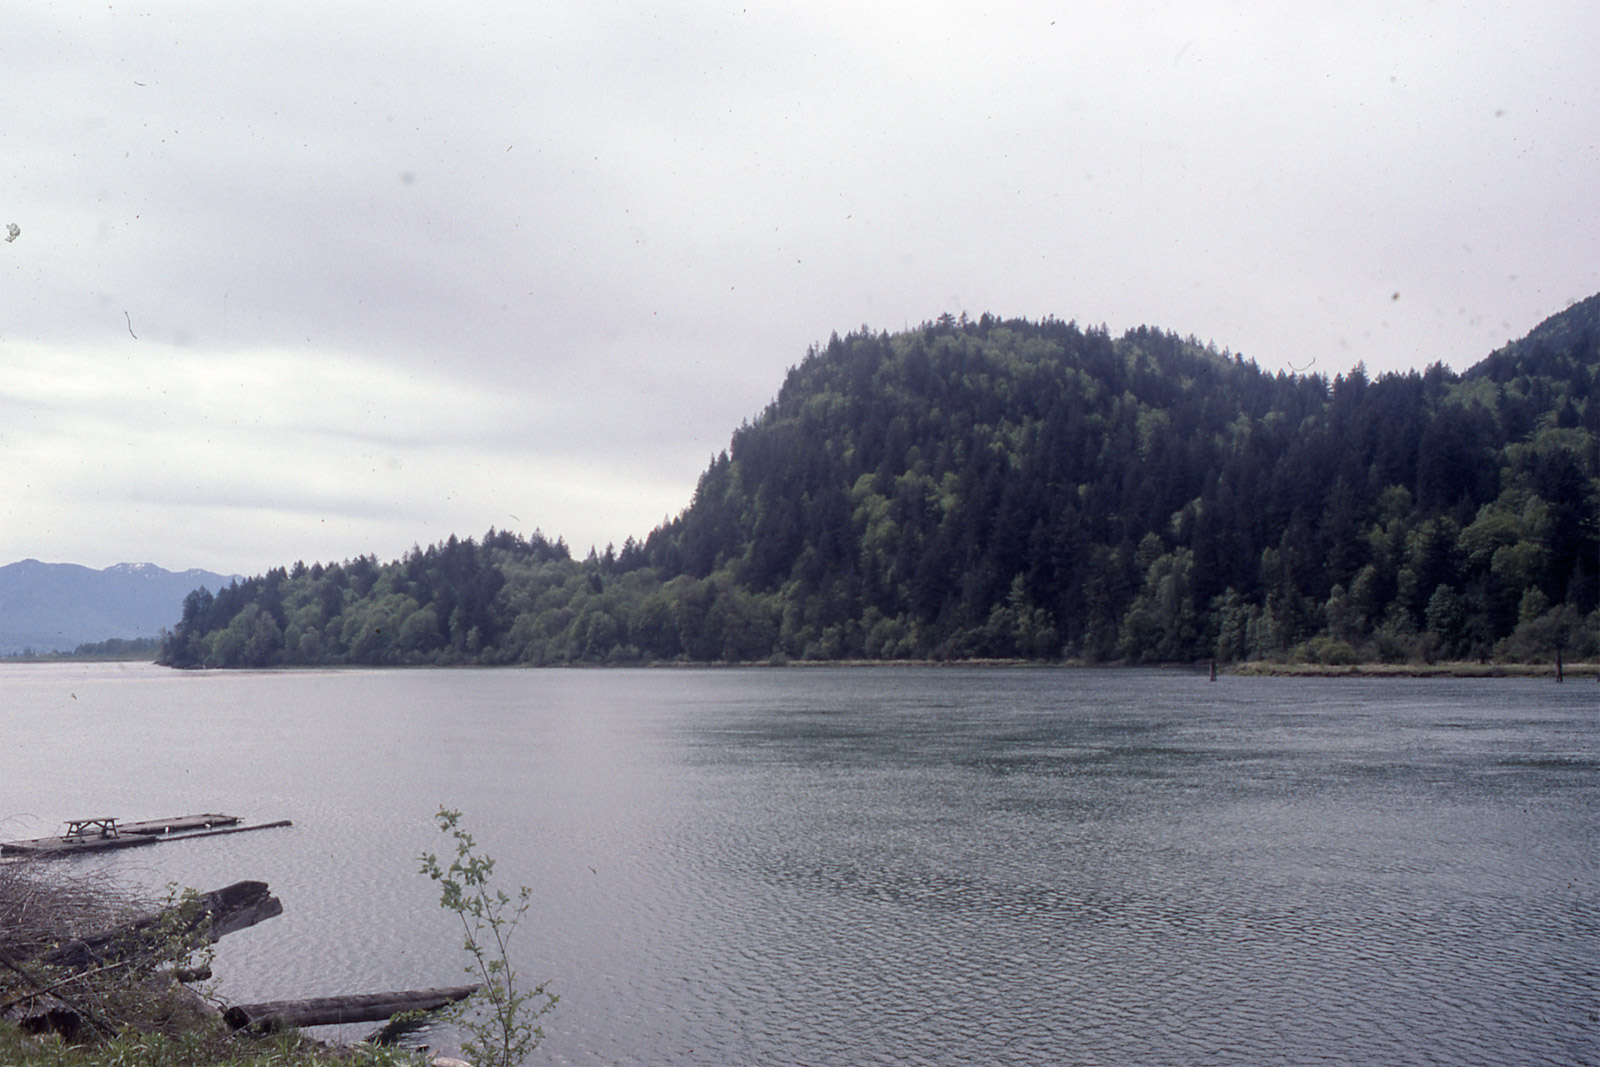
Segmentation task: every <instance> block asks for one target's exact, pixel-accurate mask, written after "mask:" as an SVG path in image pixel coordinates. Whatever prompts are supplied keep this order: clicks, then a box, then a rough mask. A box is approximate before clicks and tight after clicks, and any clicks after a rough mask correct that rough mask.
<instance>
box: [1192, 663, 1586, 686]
mask: <svg viewBox="0 0 1600 1067" xmlns="http://www.w3.org/2000/svg"><path fill="white" fill-rule="evenodd" d="M1217 669H1218V670H1219V671H1220V672H1222V673H1225V674H1232V675H1243V676H1246V677H1261V676H1271V677H1289V678H1548V679H1550V680H1551V681H1555V680H1556V677H1557V672H1556V665H1555V664H1553V663H1474V662H1449V663H1274V662H1271V661H1268V660H1252V661H1249V662H1245V663H1230V664H1227V665H1225V666H1224V665H1221V664H1219V665H1218V668H1217ZM1560 673H1561V677H1562V678H1563V679H1564V680H1565V681H1568V682H1578V681H1589V682H1593V681H1594V680H1595V679H1596V678H1597V677H1600V663H1568V664H1564V665H1563V666H1562V668H1561V672H1560Z"/></svg>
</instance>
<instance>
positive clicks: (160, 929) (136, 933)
mask: <svg viewBox="0 0 1600 1067" xmlns="http://www.w3.org/2000/svg"><path fill="white" fill-rule="evenodd" d="M199 904H200V906H199V907H198V908H196V909H195V910H194V913H193V914H192V915H189V916H187V917H186V919H185V920H184V921H183V922H182V923H181V925H180V929H178V930H176V931H174V930H173V929H172V926H171V922H170V920H171V917H172V915H173V913H174V912H178V911H179V909H176V908H174V909H169V910H168V911H165V912H161V913H158V914H156V915H150V916H147V917H145V918H143V919H138V920H136V921H134V922H131V923H128V924H127V925H126V926H119V927H117V928H116V929H115V930H109V931H107V932H106V933H103V934H96V935H95V936H93V937H86V938H84V939H82V940H81V941H69V942H67V943H66V944H65V945H62V946H60V947H59V948H54V949H51V950H50V951H49V952H46V953H45V954H44V955H43V956H41V957H39V959H40V961H41V962H43V963H47V964H51V965H52V966H57V967H71V968H84V967H92V966H95V965H97V964H102V963H109V962H111V961H112V960H118V959H127V958H129V957H136V956H138V955H140V954H141V953H145V952H151V951H155V950H157V949H159V948H160V947H161V946H160V945H159V944H158V943H157V942H158V941H159V940H160V939H161V938H162V937H164V936H167V935H169V934H171V933H174V932H178V933H188V932H192V931H194V930H197V929H199V928H200V926H201V924H202V923H204V922H205V921H206V920H207V919H209V920H210V926H209V928H208V936H209V937H210V938H211V940H213V941H215V940H217V939H218V938H220V937H222V936H223V935H224V934H231V933H233V932H235V931H236V930H243V929H244V928H246V927H248V926H254V925H255V924H256V923H258V922H261V921H262V920H264V919H270V918H272V917H273V916H274V915H282V914H283V903H282V902H281V901H280V900H278V898H277V897H275V896H273V895H272V893H271V892H270V891H269V890H268V889H267V883H265V882H235V883H233V884H232V885H230V886H224V887H223V888H221V889H214V890H212V891H211V892H209V893H203V894H201V896H200V899H199Z"/></svg>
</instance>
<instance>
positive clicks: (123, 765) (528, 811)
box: [0, 665, 1600, 1065]
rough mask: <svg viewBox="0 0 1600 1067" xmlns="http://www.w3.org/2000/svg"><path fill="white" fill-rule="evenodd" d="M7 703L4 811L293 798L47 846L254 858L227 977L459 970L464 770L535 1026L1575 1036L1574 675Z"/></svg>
mask: <svg viewBox="0 0 1600 1067" xmlns="http://www.w3.org/2000/svg"><path fill="white" fill-rule="evenodd" d="M0 739H3V740H0V744H3V756H0V760H3V763H0V820H3V821H0V834H3V836H5V837H30V836H35V835H38V834H44V833H50V832H54V831H55V830H57V829H58V828H59V825H60V823H61V822H62V821H63V820H65V819H67V818H72V817H79V816H98V815H108V814H109V815H118V816H121V817H124V818H145V817H159V816H165V815H176V814H181V813H186V812H199V811H224V812H229V813H234V814H240V815H244V816H246V817H247V818H249V819H251V820H269V819H281V818H288V819H293V820H294V823H295V825H294V827H293V828H292V829H287V830H271V831H263V832H261V833H258V834H240V835H236V836H231V837H220V838H212V839H208V840H202V841H192V842H186V843H174V844H169V845H159V846H156V847H154V848H149V849H140V850H136V851H132V852H123V853H117V854H112V855H108V856H101V857H92V858H83V859H76V860H70V861H61V862H63V863H67V864H69V865H71V866H73V867H74V868H75V869H77V870H89V871H96V872H104V873H105V874H106V875H107V876H114V877H117V878H121V879H124V880H128V881H132V882H135V883H140V884H149V885H155V886H160V885H162V884H164V883H166V882H167V881H169V880H176V881H179V882H181V883H184V884H188V885H194V886H197V887H199V888H215V887H216V886H220V885H223V884H226V883H228V882H231V881H235V880H237V879H241V878H259V879H264V880H266V881H267V882H269V883H270V884H271V885H272V887H273V889H274V891H275V892H276V893H277V894H278V895H279V896H280V897H281V898H282V900H283V903H284V908H285V912H284V915H283V916H282V917H281V918H278V919H274V920H272V921H271V922H268V923H264V924H262V925H260V926H257V927H255V928H253V929H251V930H247V931H244V932H242V933H240V934H237V935H234V936H232V937H230V938H228V939H227V940H225V941H224V942H222V944H221V945H220V946H219V955H218V961H217V972H218V974H219V976H220V988H219V992H221V993H222V994H223V995H224V996H226V997H228V998H230V999H233V1000H254V999H262V1000H264V999H272V998H275V997H280V996H311V995H318V994H331V993H341V992H366V991H371V990H376V989H385V988H412V987H419V986H429V985H445V984H452V983H454V982H456V981H458V980H459V978H458V976H459V974H460V964H461V958H460V953H459V930H458V929H457V928H454V927H452V926H451V922H452V921H453V918H452V917H451V916H450V915H448V914H446V913H445V912H443V911H441V910H440V909H439V908H438V906H437V903H436V899H437V898H436V895H435V892H434V888H433V886H432V884H431V883H429V882H428V881H427V880H426V879H425V878H423V877H422V876H421V875H419V874H418V873H417V856H418V854H419V853H421V852H422V851H424V850H426V849H439V848H441V847H442V846H443V845H444V844H445V843H446V842H445V841H444V839H443V838H442V836H441V835H440V834H439V833H438V831H437V830H435V829H434V828H433V826H432V821H431V815H432V813H433V812H434V811H435V810H437V808H438V807H439V806H440V805H441V804H445V805H448V806H450V807H455V808H460V809H462V810H463V811H464V812H465V813H466V821H467V823H468V824H469V826H470V827H471V828H472V830H473V831H474V832H475V834H476V836H477V838H478V840H479V841H480V843H481V844H482V845H483V846H484V847H485V848H486V849H487V851H489V852H490V853H491V854H493V855H494V856H495V857H496V858H497V859H498V861H499V866H498V873H499V874H500V875H502V876H503V879H504V881H505V883H506V884H507V885H508V887H511V888H514V887H515V885H516V884H518V883H524V882H525V883H527V884H528V885H530V886H532V887H533V889H534V901H535V904H534V909H533V911H532V912H531V913H530V914H529V916H528V919H527V922H526V924H525V926H524V928H523V929H522V931H520V933H519V934H518V940H517V941H516V943H515V947H516V953H517V959H518V962H519V963H520V965H521V966H522V968H523V969H524V970H525V972H526V973H527V974H528V975H530V976H534V977H538V978H549V979H550V980H551V981H552V988H553V989H554V990H556V991H557V992H559V993H560V995H561V1003H560V1005H559V1007H558V1008H557V1009H556V1011H555V1013H554V1014H553V1015H552V1016H551V1017H550V1018H549V1019H548V1024H547V1031H548V1034H549V1037H548V1040H547V1041H546V1043H545V1045H544V1046H543V1048H542V1049H541V1050H540V1052H538V1053H536V1054H535V1057H534V1060H533V1061H532V1062H535V1063H539V1062H552V1063H571V1064H613V1063H616V1064H652V1065H653V1064H730V1065H742V1064H751V1065H755V1064H804V1065H832V1064H872V1063H886V1064H958V1063H974V1064H1063V1065H1068V1064H1119V1065H1120V1064H1128V1065H1147V1064H1185V1065H1187V1064H1320V1063H1329V1064H1352V1063H1371V1064H1390V1065H1396V1064H1463V1065H1465V1064H1473V1065H1477V1064H1595V1063H1600V686H1596V685H1594V684H1593V682H1590V683H1588V684H1583V683H1577V684H1574V683H1572V682H1569V683H1568V684H1566V685H1556V684H1555V683H1553V682H1550V681H1519V680H1483V681H1448V680H1429V681H1412V680H1383V681H1377V680H1355V679H1348V680H1287V679H1238V678H1223V679H1221V680H1219V681H1218V682H1216V683H1215V684H1209V683H1207V682H1206V680H1205V679H1204V677H1203V676H1197V675H1192V674H1187V673H1178V672H1170V673H1169V672H1157V671H1148V672H1145V671H1116V672H1111V671H1104V672H1101V671H1070V670H1042V669H1041V670H992V669H951V668H904V669H902V668H882V669H848V668H841V669H832V668H818V669H791V670H724V671H717V670H706V671H701V670H656V671H648V670H636V671H519V670H502V671H390V672H374V671H339V672H303V673H298V672H297V673H278V674H273V673H215V674H178V673H173V672H169V671H164V670H161V669H159V668H154V667H149V666H143V665H139V666H134V665H95V666H84V665H41V666H31V665H7V666H0ZM365 1029H366V1028H365V1027H357V1028H353V1032H351V1033H349V1034H345V1035H343V1036H345V1037H346V1038H351V1039H353V1038H355V1037H357V1036H359V1034H360V1032H362V1031H364V1030H365Z"/></svg>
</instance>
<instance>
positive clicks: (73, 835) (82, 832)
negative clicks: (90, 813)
mask: <svg viewBox="0 0 1600 1067" xmlns="http://www.w3.org/2000/svg"><path fill="white" fill-rule="evenodd" d="M91 834H93V835H94V836H96V837H116V836H118V834H117V820H116V819H112V818H108V817H106V816H101V817H100V818H98V819H68V820H67V832H66V833H64V834H62V835H61V836H62V837H65V838H68V839H70V840H73V841H82V840H84V839H85V838H87V837H89V836H90V835H91Z"/></svg>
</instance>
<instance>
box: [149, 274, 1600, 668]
mask: <svg viewBox="0 0 1600 1067" xmlns="http://www.w3.org/2000/svg"><path fill="white" fill-rule="evenodd" d="M1597 379H1600V297H1595V298H1591V299H1589V300H1587V301H1584V302H1583V303H1581V304H1578V305H1576V306H1574V307H1573V308H1570V309H1568V311H1567V312H1565V313H1563V314H1562V315H1559V316H1556V317H1555V318H1553V319H1551V320H1549V321H1547V322H1546V323H1544V324H1542V325H1541V326H1540V327H1539V328H1538V329H1537V330H1535V331H1534V332H1533V333H1532V334H1530V335H1529V337H1527V338H1525V339H1524V340H1522V341H1520V342H1517V343H1515V344H1512V345H1509V346H1507V347H1506V348H1504V349H1502V350H1500V351H1498V352H1496V353H1494V354H1493V355H1491V356H1490V357H1489V358H1487V359H1486V360H1484V361H1483V362H1482V363H1480V364H1478V365H1477V366H1475V367H1473V368H1472V369H1471V370H1469V371H1468V372H1466V373H1465V374H1461V375H1457V374H1455V373H1452V372H1451V371H1449V370H1448V369H1446V368H1445V367H1444V366H1442V365H1439V364H1436V365H1434V366H1432V367H1429V368H1428V369H1427V370H1425V371H1422V372H1410V373H1406V374H1385V375H1381V376H1378V377H1376V378H1369V376H1368V375H1367V374H1366V373H1365V371H1364V370H1363V368H1362V367H1360V366H1359V365H1358V366H1357V367H1356V368H1355V369H1353V370H1351V371H1350V372H1349V373H1347V374H1343V375H1339V376H1337V377H1335V378H1334V379H1332V380H1331V381H1330V380H1328V379H1327V378H1325V377H1323V376H1321V375H1317V374H1308V375H1296V374H1284V373H1278V374H1268V373H1266V372H1263V371H1262V370H1261V369H1260V368H1258V367H1257V366H1256V365H1254V364H1253V363H1250V362H1247V361H1245V360H1243V359H1242V358H1240V357H1238V356H1234V355H1230V354H1229V353H1228V352H1226V351H1221V352H1219V351H1217V350H1216V349H1214V348H1213V347H1210V346H1203V345H1201V344H1199V343H1197V342H1196V341H1195V340H1193V339H1183V338H1179V337H1177V336H1175V335H1173V334H1170V333H1163V332H1160V331H1156V330H1150V329H1139V330H1135V331H1130V332H1129V333H1127V334H1125V335H1123V336H1122V337H1120V338H1112V337H1111V336H1110V335H1109V334H1108V333H1107V331H1105V330H1104V329H1098V330H1096V329H1088V330H1083V329H1080V328H1079V327H1078V326H1077V325H1076V324H1074V323H1071V322H1060V321H1057V320H1045V321H1043V322H1037V323H1033V322H1026V321H1021V320H1005V321H1002V320H998V319H995V318H993V317H990V316H984V317H983V318H981V319H977V320H968V319H966V318H964V317H963V318H961V319H953V318H950V317H949V316H946V317H944V318H941V319H940V320H939V321H937V322H934V323H929V324H926V325H924V326H922V327H920V328H918V329H915V330H911V331H908V332H905V333H901V334H896V335H889V334H885V333H873V332H871V331H869V330H866V329H862V330H861V331H859V332H856V333H853V334H851V335H849V336H848V337H844V338H840V337H837V336H835V337H834V338H832V339H831V340H830V342H829V343H828V344H827V345H826V346H824V347H821V348H816V349H813V350H812V351H810V352H809V353H808V354H807V356H806V358H805V359H804V360H803V361H802V362H801V363H800V365H799V366H797V367H796V368H794V369H793V370H792V371H791V372H790V373H789V375H788V378H787V380H786V381H785V383H784V385H783V387H782V389H781V391H780V393H779V395H778V397H777V399H776V400H775V401H774V402H773V403H772V404H771V405H770V406H769V407H768V408H767V410H766V411H764V412H763V413H762V414H761V415H760V417H759V418H757V419H756V420H755V421H754V422H751V423H747V424H745V425H744V426H742V427H740V428H739V429H738V431H737V432H735V434H734V435H733V439H732V442H731V445H730V447H729V448H728V450H727V451H726V452H724V453H722V454H721V455H718V456H717V457H715V459H714V460H713V461H712V462H711V464H710V466H709V467H708V469H707V470H706V471H705V473H704V474H703V475H702V476H701V478H700V482H699V486H698V488H697V490H696V492H695V495H694V499H693V502H692V503H691V504H690V505H689V507H688V508H687V509H685V511H684V512H683V513H682V514H681V515H680V516H679V517H678V518H676V519H674V520H672V521H671V522H669V523H667V524H665V525H663V526H662V527H660V528H658V529H657V530H655V531H654V532H652V533H651V534H650V535H649V536H648V537H647V538H646V539H645V540H644V541H643V542H638V541H635V540H633V539H631V538H630V539H629V540H628V541H627V542H626V543H625V544H624V545H623V546H622V549H621V550H620V551H616V550H613V549H612V548H609V547H608V548H607V550H606V551H605V553H604V554H599V553H595V552H593V551H591V553H590V555H589V556H588V558H586V559H583V560H576V559H573V558H572V557H571V555H570V553H569V552H568V551H567V548H566V546H565V545H564V544H563V543H562V542H560V541H556V542H553V543H552V542H550V541H548V540H546V539H545V538H544V537H542V536H541V535H538V534H535V535H534V536H533V537H532V538H531V539H524V538H522V537H519V536H517V535H514V534H509V533H505V532H496V531H490V532H489V533H488V534H487V535H486V536H485V537H484V538H483V539H482V540H481V541H474V540H472V539H470V538H469V539H466V540H457V539H455V538H451V539H450V540H449V541H447V542H445V543H443V544H440V545H435V546H431V547H429V548H427V549H420V548H419V549H414V550H413V551H412V552H411V553H409V554H408V555H407V556H406V557H405V558H403V559H401V560H398V561H395V562H393V563H388V564H381V565H380V564H379V563H378V562H377V561H376V560H375V559H373V558H370V557H363V558H359V559H356V560H354V561H347V562H345V563H342V564H332V565H327V566H323V565H315V566H310V567H307V566H305V565H304V564H296V565H295V566H294V568H292V569H282V568H280V569H277V570H274V571H269V572H268V573H267V574H265V575H263V576H261V577H258V578H252V579H250V580H248V581H245V582H242V583H237V584H235V585H232V586H230V587H228V588H226V589H223V590H221V591H219V592H218V593H217V594H216V595H215V596H213V595H211V594H209V593H205V592H197V593H196V594H194V595H191V596H190V598H189V599H188V600H187V601H186V602H185V604H184V612H183V618H182V620H181V621H180V622H179V623H178V625H177V627H176V629H175V630H174V631H173V633H172V634H171V635H169V636H168V638H167V639H166V641H165V643H164V645H163V648H162V662H165V663H170V664H173V665H177V666H268V665H274V664H334V663H365V664H431V663H439V664H448V663H532V664H552V663H620V662H637V661H649V660H689V661H735V662H737V661H758V660H771V659H780V660H781V659H784V658H790V659H840V658H863V659H901V658H919V659H920V658H935V659H966V658H976V657H1000V658H1012V657H1021V658H1030V659H1056V658H1062V657H1067V658H1073V659H1081V660H1087V661H1127V662H1148V661H1183V660H1195V659H1204V658H1209V657H1213V656H1214V657H1216V658H1218V659H1221V660H1236V659H1256V658H1268V659H1299V660H1307V661H1315V662H1355V661H1361V660H1382V661H1388V662H1396V661H1406V660H1433V659H1439V658H1471V659H1490V658H1498V659H1507V660H1539V659H1545V658H1549V657H1551V656H1553V655H1554V654H1555V653H1556V651H1557V650H1561V651H1563V652H1565V653H1566V654H1567V655H1568V657H1569V658H1574V657H1579V656H1591V655H1594V654H1596V653H1597V652H1600V649H1597V632H1600V611H1597V602H1600V523H1597V513H1600V472H1597V459H1596V448H1597V441H1600V381H1597Z"/></svg>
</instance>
